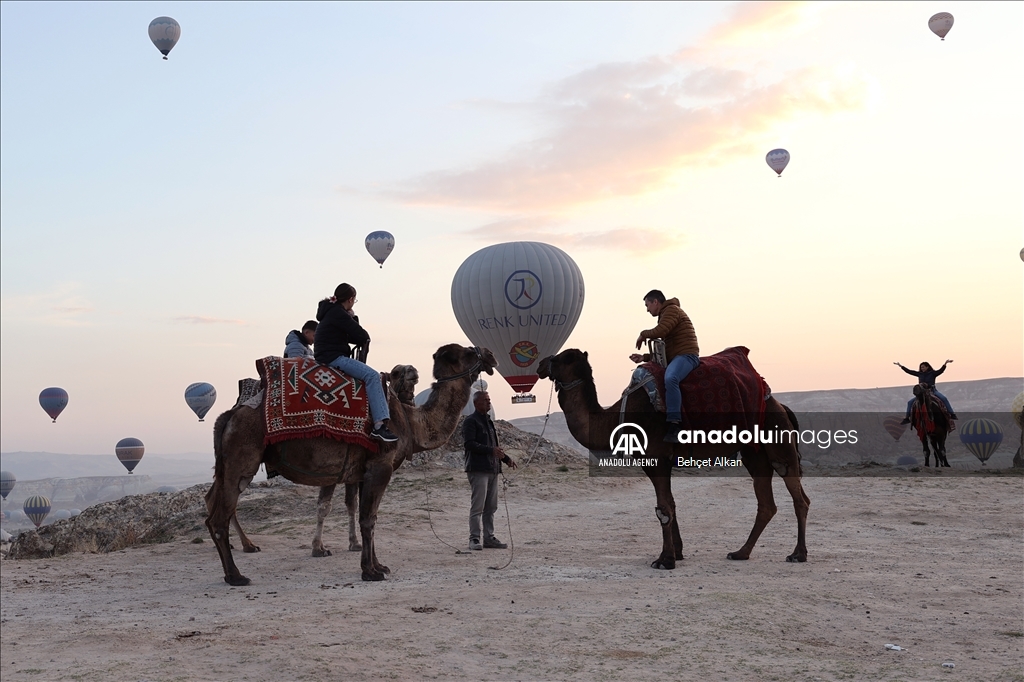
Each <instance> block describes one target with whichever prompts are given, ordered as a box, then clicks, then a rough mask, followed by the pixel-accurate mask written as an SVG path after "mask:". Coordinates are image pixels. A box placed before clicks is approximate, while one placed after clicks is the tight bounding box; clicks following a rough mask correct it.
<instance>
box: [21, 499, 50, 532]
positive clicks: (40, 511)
mask: <svg viewBox="0 0 1024 682" xmlns="http://www.w3.org/2000/svg"><path fill="white" fill-rule="evenodd" d="M22 510H24V512H25V516H27V517H28V518H29V520H30V521H32V523H34V524H36V528H38V527H39V525H40V524H41V523H42V522H43V519H45V518H46V515H47V514H49V513H50V500H49V499H47V498H45V497H43V496H42V495H33V496H32V497H30V498H28V499H27V500H25V504H24V506H22Z"/></svg>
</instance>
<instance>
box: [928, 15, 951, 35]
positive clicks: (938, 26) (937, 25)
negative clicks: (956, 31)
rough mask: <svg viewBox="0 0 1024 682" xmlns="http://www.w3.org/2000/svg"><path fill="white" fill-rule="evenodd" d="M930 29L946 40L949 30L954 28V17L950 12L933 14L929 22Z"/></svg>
mask: <svg viewBox="0 0 1024 682" xmlns="http://www.w3.org/2000/svg"><path fill="white" fill-rule="evenodd" d="M928 28H930V29H931V30H932V33H934V34H935V35H937V36H938V37H939V38H941V39H942V40H945V39H946V34H947V33H949V29H951V28H953V15H952V14H950V13H949V12H939V13H938V14H933V15H932V18H931V19H929V20H928Z"/></svg>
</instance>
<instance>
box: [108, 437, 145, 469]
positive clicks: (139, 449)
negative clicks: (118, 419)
mask: <svg viewBox="0 0 1024 682" xmlns="http://www.w3.org/2000/svg"><path fill="white" fill-rule="evenodd" d="M114 452H115V453H116V454H117V459H118V460H119V461H120V462H121V464H123V465H124V468H125V469H127V470H128V473H129V474H130V473H132V471H133V469H135V467H136V466H138V464H139V461H140V460H142V455H144V454H145V452H146V446H145V445H143V444H142V441H141V440H139V439H138V438H122V439H121V440H119V441H117V445H115V446H114Z"/></svg>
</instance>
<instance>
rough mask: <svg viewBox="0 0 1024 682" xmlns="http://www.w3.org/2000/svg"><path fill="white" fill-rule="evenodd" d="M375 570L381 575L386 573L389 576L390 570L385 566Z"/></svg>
mask: <svg viewBox="0 0 1024 682" xmlns="http://www.w3.org/2000/svg"><path fill="white" fill-rule="evenodd" d="M377 570H378V571H380V572H381V573H387V574H389V575H390V574H391V569H390V568H388V567H387V566H378V567H377Z"/></svg>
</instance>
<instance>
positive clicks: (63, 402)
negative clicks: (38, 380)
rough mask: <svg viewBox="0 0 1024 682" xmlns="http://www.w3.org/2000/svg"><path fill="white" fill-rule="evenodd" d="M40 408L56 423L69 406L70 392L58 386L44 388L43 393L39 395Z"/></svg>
mask: <svg viewBox="0 0 1024 682" xmlns="http://www.w3.org/2000/svg"><path fill="white" fill-rule="evenodd" d="M39 406H40V407H42V408H43V411H44V412H46V414H48V415H50V419H52V420H53V421H54V423H56V422H57V417H59V416H60V413H61V412H63V411H64V408H65V407H67V406H68V392H67V391H65V390H64V389H63V388H57V387H56V386H54V387H51V388H44V389H43V391H42V393H40V394H39Z"/></svg>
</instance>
